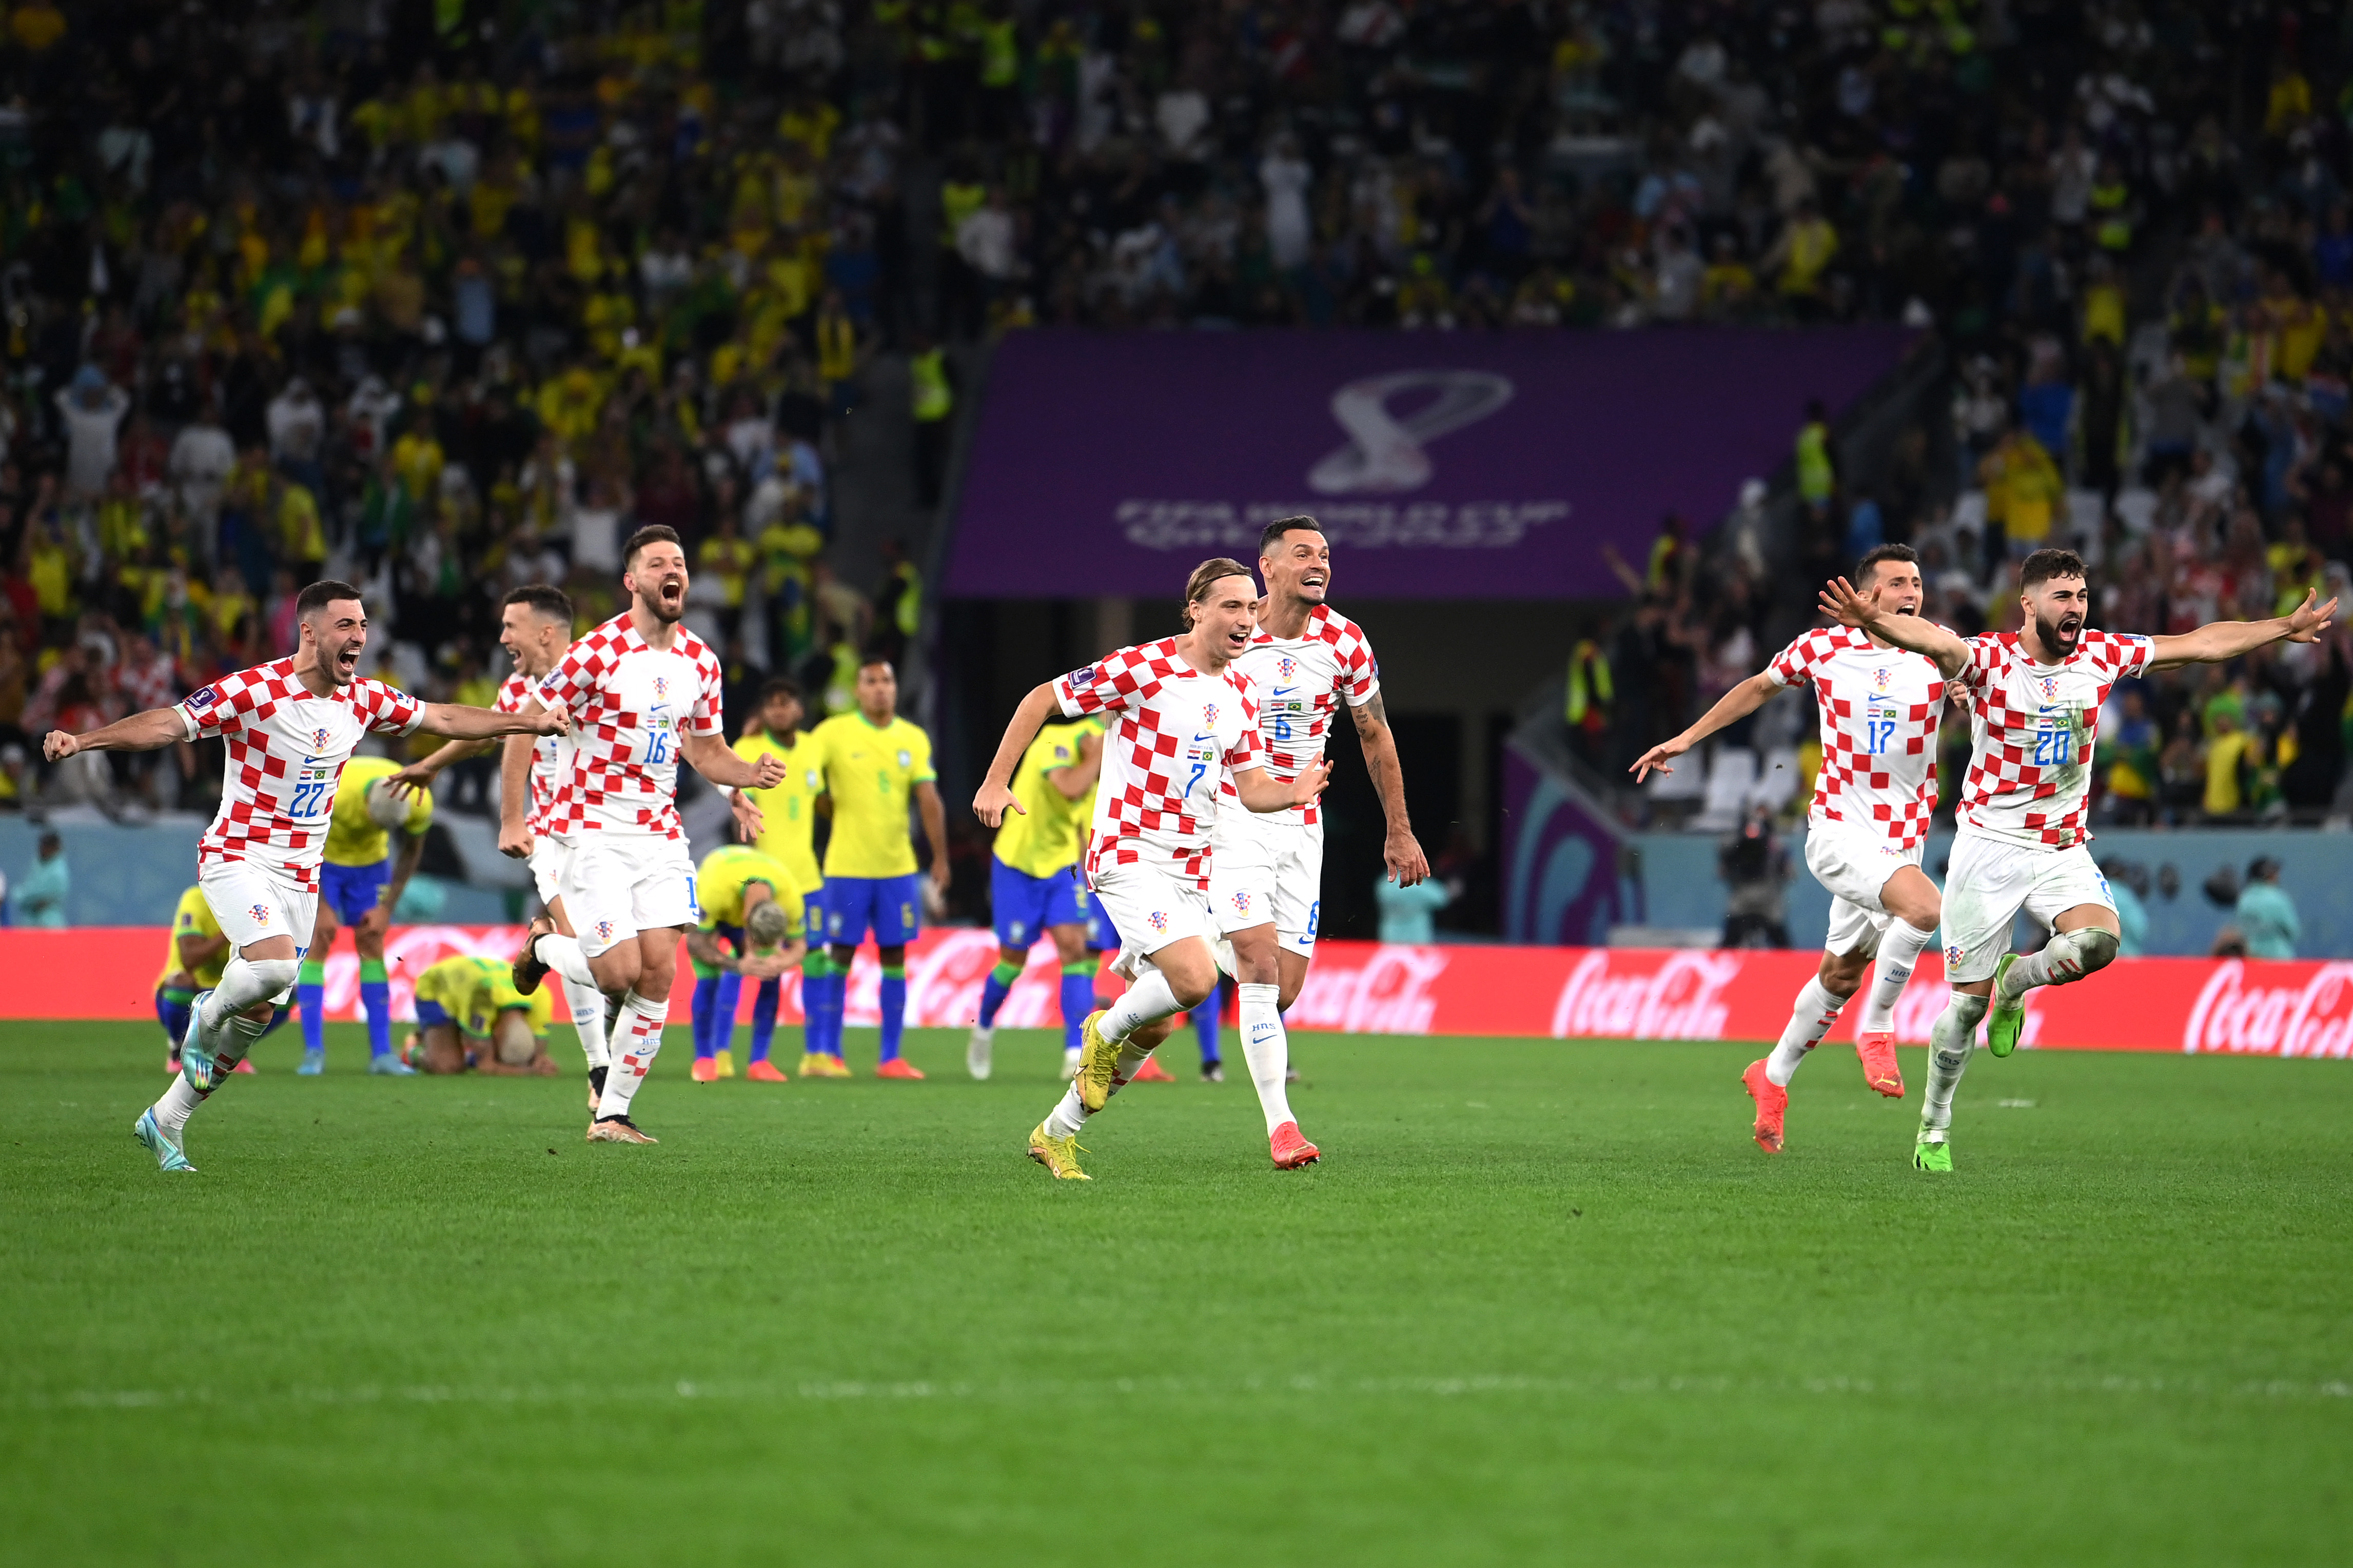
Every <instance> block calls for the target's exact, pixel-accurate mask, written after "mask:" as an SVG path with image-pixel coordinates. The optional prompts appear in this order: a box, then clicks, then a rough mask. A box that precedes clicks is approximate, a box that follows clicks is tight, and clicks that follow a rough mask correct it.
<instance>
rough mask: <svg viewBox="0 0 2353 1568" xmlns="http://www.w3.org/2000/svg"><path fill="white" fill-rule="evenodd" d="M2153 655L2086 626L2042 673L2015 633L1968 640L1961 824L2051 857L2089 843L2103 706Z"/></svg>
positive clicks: (2132, 639) (2126, 638)
mask: <svg viewBox="0 0 2353 1568" xmlns="http://www.w3.org/2000/svg"><path fill="white" fill-rule="evenodd" d="M2154 647H2155V645H2154V644H2152V643H2151V642H2150V640H2149V639H2148V638H2147V637H2137V636H2132V635H2128V634H2121V633H2117V632H2101V631H2093V630H2091V629H2090V628H2089V627H2086V628H2085V629H2084V633H2083V635H2082V636H2081V637H2079V638H2077V639H2076V643H2075V651H2074V652H2073V654H2070V655H2069V656H2068V657H2067V658H2066V659H2065V660H2064V661H2063V662H2062V663H2059V664H2053V665H2040V664H2036V663H2034V662H2033V661H2032V660H2031V659H2029V658H2027V656H2026V649H2025V648H2024V647H2022V646H2021V644H2020V641H2019V634H2018V633H2016V632H1989V633H1988V634H1987V635H1985V636H1984V637H1971V638H1970V639H1969V664H1968V668H1967V669H1964V670H1963V671H1962V672H1961V679H1963V680H1964V681H1966V682H1968V687H1969V689H1970V690H1971V691H1973V692H1974V693H1976V695H1977V711H1976V714H1975V715H1974V717H1973V718H1972V719H1971V721H1970V724H1969V731H1970V737H1969V738H1970V740H1971V742H1973V743H1972V745H1971V746H1970V749H1969V776H1968V780H1967V781H1966V782H1965V783H1964V784H1962V786H1961V804H1960V808H1959V810H1958V812H1957V814H1956V815H1957V816H1958V818H1959V820H1960V826H1962V827H1963V828H1965V829H1968V831H1971V832H1975V833H1982V834H1985V835H1987V836H1988V837H1994V838H2003V839H2007V840H2009V841H2010V843H2013V844H2031V845H2036V846H2039V847H2047V848H2052V849H2064V848H2067V847H2070V846H2072V845H2076V844H2081V843H2083V842H2084V840H2085V839H2087V838H2089V837H2091V835H2090V834H2088V833H2086V832H2084V816H2086V814H2087V808H2088V807H2089V805H2090V802H2091V784H2092V742H2094V740H2095V739H2097V738H2098V735H2099V729H2100V704H2102V703H2104V702H2105V701H2106V700H2108V692H2109V691H2110V689H2113V688H2114V687H2115V686H2116V682H2117V681H2119V680H2121V679H2124V678H2125V677H2126V676H2127V675H2138V674H2139V673H2140V672H2141V671H2143V670H2145V669H2147V668H2148V661H2149V656H2150V654H2151V652H2152V650H2153V649H2154Z"/></svg>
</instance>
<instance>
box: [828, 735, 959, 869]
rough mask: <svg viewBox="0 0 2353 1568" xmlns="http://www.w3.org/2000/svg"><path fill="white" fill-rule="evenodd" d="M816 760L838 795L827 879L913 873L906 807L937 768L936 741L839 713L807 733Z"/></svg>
mask: <svg viewBox="0 0 2353 1568" xmlns="http://www.w3.org/2000/svg"><path fill="white" fill-rule="evenodd" d="M801 744H803V745H804V746H807V745H814V746H815V747H816V752H815V753H814V755H813V757H812V763H813V765H814V766H815V767H816V768H817V769H818V772H819V773H822V774H823V775H824V778H825V785H826V793H827V794H828V795H831V796H832V797H833V837H831V838H830V839H828V841H827V843H826V847H825V874H826V875H827V876H828V877H904V876H906V875H907V874H908V873H910V872H912V871H913V870H914V868H915V844H914V839H913V837H912V836H911V835H910V834H909V833H908V831H907V809H908V806H909V805H910V804H911V803H912V802H913V799H914V795H915V786H916V785H917V784H929V783H931V782H932V781H933V780H934V779H936V778H937V777H939V774H938V773H934V771H933V770H932V738H931V737H930V736H929V735H926V734H924V733H923V731H921V730H919V729H917V728H916V727H915V726H914V725H913V724H910V723H908V722H907V721H905V720H904V719H892V721H890V722H889V723H888V724H885V725H882V726H881V727H880V728H877V727H876V726H874V725H872V724H870V723H868V722H867V721H866V715H865V714H863V713H840V714H836V715H835V716H834V717H833V718H830V719H828V720H827V721H825V722H824V723H822V724H819V725H818V727H817V728H816V729H814V730H812V731H809V735H808V739H807V741H804V742H801Z"/></svg>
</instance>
